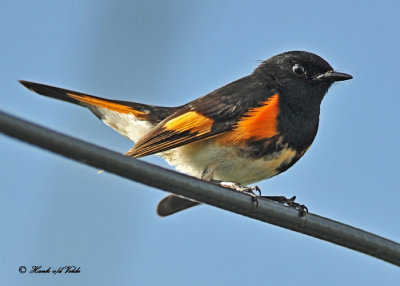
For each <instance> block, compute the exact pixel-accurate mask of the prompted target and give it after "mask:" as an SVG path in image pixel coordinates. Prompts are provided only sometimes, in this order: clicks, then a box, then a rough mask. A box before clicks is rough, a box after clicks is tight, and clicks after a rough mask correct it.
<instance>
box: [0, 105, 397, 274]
mask: <svg viewBox="0 0 400 286" xmlns="http://www.w3.org/2000/svg"><path fill="white" fill-rule="evenodd" d="M0 131H1V132H3V133H4V134H7V135H9V136H12V137H15V138H18V139H20V140H22V141H25V142H28V143H31V144H34V145H37V146H39V147H42V148H45V149H48V150H50V151H53V152H55V153H58V154H60V155H63V156H65V157H68V158H71V159H74V160H76V161H79V162H81V163H84V164H87V165H90V166H93V167H96V168H99V169H104V170H106V171H108V172H110V173H114V174H116V175H119V176H121V177H124V178H127V179H130V180H134V181H137V182H140V183H143V184H146V185H149V186H153V187H156V188H159V189H163V190H166V191H169V192H172V193H175V194H177V195H182V196H185V197H187V198H191V199H194V200H196V201H199V202H202V203H206V204H209V205H213V206H216V207H219V208H222V209H225V210H227V211H231V212H235V213H238V214H241V215H245V216H248V217H251V218H254V219H257V220H260V221H263V222H267V223H271V224H274V225H277V226H281V227H284V228H287V229H291V230H293V231H296V232H300V233H304V234H306V235H310V236H313V237H316V238H319V239H322V240H326V241H329V242H332V243H335V244H338V245H341V246H344V247H347V248H350V249H353V250H356V251H359V252H362V253H365V254H368V255H371V256H373V257H376V258H379V259H382V260H384V261H387V262H389V263H392V264H395V265H397V266H400V244H398V243H396V242H393V241H391V240H388V239H386V238H383V237H380V236H377V235H375V234H372V233H369V232H366V231H364V230H361V229H358V228H355V227H352V226H349V225H346V224H343V223H340V222H337V221H334V220H331V219H328V218H324V217H321V216H318V215H315V214H311V213H310V214H308V215H307V216H306V217H300V216H299V212H298V211H297V210H295V209H293V208H288V207H285V206H282V205H280V204H277V203H275V202H272V201H270V200H267V199H259V200H258V206H256V204H255V203H254V201H253V200H252V198H251V197H250V196H248V195H246V194H243V193H239V192H237V191H233V190H230V189H226V188H223V187H220V186H216V185H213V184H210V183H208V182H205V181H202V180H199V179H196V178H193V177H190V176H186V175H184V174H180V173H177V172H174V171H172V170H169V169H165V168H162V167H158V166H155V165H152V164H149V163H146V162H143V161H140V160H137V159H132V158H129V157H125V156H123V155H121V154H118V153H116V152H113V151H110V150H107V149H104V148H101V147H98V146H96V145H93V144H90V143H86V142H84V141H82V140H79V139H75V138H72V137H70V136H67V135H63V134H61V133H58V132H56V131H52V130H50V129H47V128H45V127H41V126H39V125H36V124H34V123H31V122H28V121H25V120H22V119H19V118H17V117H14V116H12V115H8V114H6V113H4V112H2V111H0Z"/></svg>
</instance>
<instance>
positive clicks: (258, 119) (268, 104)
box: [218, 94, 279, 144]
mask: <svg viewBox="0 0 400 286" xmlns="http://www.w3.org/2000/svg"><path fill="white" fill-rule="evenodd" d="M278 114H279V95H278V94H274V95H273V96H271V97H270V98H268V100H266V101H265V102H264V104H263V105H262V106H260V107H256V108H252V109H250V110H249V111H248V112H246V113H245V114H244V115H243V116H242V118H241V119H240V120H239V121H238V122H237V123H236V125H235V127H234V128H233V130H232V131H231V132H228V133H226V134H225V135H222V136H221V137H220V138H219V140H218V141H219V142H221V143H225V144H226V143H228V144H229V143H230V144H235V143H240V142H243V141H245V140H251V139H253V140H262V139H267V138H270V137H272V136H274V135H277V134H278V131H277V117H278Z"/></svg>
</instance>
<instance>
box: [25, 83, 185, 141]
mask: <svg viewBox="0 0 400 286" xmlns="http://www.w3.org/2000/svg"><path fill="white" fill-rule="evenodd" d="M19 82H20V83H21V84H22V85H24V86H25V87H27V88H28V89H30V90H32V91H34V92H36V93H38V94H40V95H44V96H47V97H52V98H55V99H59V100H63V101H66V102H70V103H73V104H77V105H81V106H84V107H87V108H89V110H90V111H92V112H93V113H94V114H95V115H96V116H97V117H98V118H99V119H100V120H102V121H103V122H104V123H105V124H107V125H108V126H110V127H112V128H113V129H115V130H116V131H117V132H119V133H120V134H122V135H124V136H125V137H127V138H129V139H131V140H132V141H133V142H137V141H138V140H139V139H140V138H141V137H142V136H143V135H145V134H146V133H147V132H149V131H150V130H151V129H152V128H153V127H154V126H155V125H156V124H158V123H159V122H161V121H162V120H164V119H165V118H166V117H168V116H169V115H171V114H172V113H173V112H175V111H176V109H177V108H178V107H161V106H152V105H146V104H142V103H136V102H129V101H121V100H111V99H105V98H101V97H97V96H93V95H89V94H85V93H81V92H76V91H72V90H68V89H63V88H58V87H53V86H49V85H45V84H40V83H34V82H29V81H24V80H21V81H19Z"/></svg>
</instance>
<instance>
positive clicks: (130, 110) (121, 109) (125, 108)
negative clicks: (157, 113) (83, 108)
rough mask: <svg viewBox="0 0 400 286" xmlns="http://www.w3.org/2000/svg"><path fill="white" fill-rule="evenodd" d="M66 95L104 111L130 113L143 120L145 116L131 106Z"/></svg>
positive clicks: (84, 96) (85, 96)
mask: <svg viewBox="0 0 400 286" xmlns="http://www.w3.org/2000/svg"><path fill="white" fill-rule="evenodd" d="M67 95H68V96H70V97H72V98H74V99H76V100H79V101H80V102H84V103H87V104H90V105H93V106H97V107H102V108H106V109H109V110H112V111H115V112H119V113H131V114H133V115H134V116H136V117H139V118H144V117H146V115H147V114H146V113H145V112H141V111H138V110H135V109H134V108H133V107H131V106H126V105H123V104H119V103H115V102H111V101H108V100H106V99H100V98H93V97H90V96H87V95H77V94H73V93H67Z"/></svg>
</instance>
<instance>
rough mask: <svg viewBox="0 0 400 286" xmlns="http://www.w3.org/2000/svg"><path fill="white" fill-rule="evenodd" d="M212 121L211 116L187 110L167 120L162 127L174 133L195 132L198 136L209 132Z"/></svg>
mask: <svg viewBox="0 0 400 286" xmlns="http://www.w3.org/2000/svg"><path fill="white" fill-rule="evenodd" d="M213 123H214V120H212V119H211V118H209V117H207V116H204V115H201V114H200V113H198V112H197V111H189V112H186V113H184V114H182V115H180V116H178V117H175V118H173V119H171V120H169V121H168V122H167V123H165V125H164V126H163V128H164V129H166V130H168V131H174V132H176V133H182V132H185V131H189V132H190V133H194V132H197V133H198V134H197V136H199V135H204V134H207V133H209V132H210V131H211V127H212V125H213Z"/></svg>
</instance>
